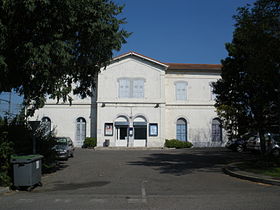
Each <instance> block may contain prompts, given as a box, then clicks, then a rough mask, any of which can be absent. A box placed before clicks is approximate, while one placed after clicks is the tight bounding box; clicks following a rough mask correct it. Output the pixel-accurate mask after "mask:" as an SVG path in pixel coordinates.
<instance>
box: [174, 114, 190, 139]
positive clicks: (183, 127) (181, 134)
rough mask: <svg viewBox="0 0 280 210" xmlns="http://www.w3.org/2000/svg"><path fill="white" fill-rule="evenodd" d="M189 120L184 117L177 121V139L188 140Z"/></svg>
mask: <svg viewBox="0 0 280 210" xmlns="http://www.w3.org/2000/svg"><path fill="white" fill-rule="evenodd" d="M187 130H188V129H187V121H186V120H185V119H183V118H180V119H178V120H177V123H176V139H178V140H180V141H187V140H188V139H187Z"/></svg>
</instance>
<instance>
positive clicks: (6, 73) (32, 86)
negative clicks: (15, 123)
mask: <svg viewBox="0 0 280 210" xmlns="http://www.w3.org/2000/svg"><path fill="white" fill-rule="evenodd" d="M122 9H123V6H118V5H116V4H115V3H114V2H112V1H109V0H79V1H76V0H59V1H58V0H21V1H18V0H0V75H1V77H0V92H2V91H11V90H13V89H14V90H16V91H17V92H18V93H19V94H21V95H23V96H24V102H25V104H26V105H32V106H31V108H32V109H31V110H33V111H34V109H37V108H40V107H42V106H43V105H44V103H45V98H46V96H47V95H48V96H50V98H52V99H57V100H59V99H63V100H64V101H67V100H68V101H70V102H71V100H72V99H71V97H70V95H69V93H70V92H71V91H72V85H73V84H76V86H75V88H74V90H73V92H74V94H80V95H81V96H82V97H86V96H87V95H89V96H90V95H91V88H94V86H95V82H96V81H95V80H96V74H97V72H98V71H99V69H100V68H101V67H102V66H106V63H107V62H108V61H109V60H110V59H111V58H112V51H113V50H119V49H120V48H121V45H122V44H123V43H125V42H126V40H125V39H126V38H127V37H128V36H129V33H128V32H127V31H125V30H123V29H121V28H120V26H121V25H122V24H125V19H118V17H117V16H118V15H119V14H120V13H121V12H122ZM31 113H32V112H31Z"/></svg>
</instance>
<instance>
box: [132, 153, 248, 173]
mask: <svg viewBox="0 0 280 210" xmlns="http://www.w3.org/2000/svg"><path fill="white" fill-rule="evenodd" d="M244 158H246V159H249V158H252V155H251V154H249V153H242V154H241V153H235V152H232V151H228V150H225V149H216V150H213V149H209V150H207V149H205V148H204V149H182V150H174V151H172V152H169V153H154V154H150V155H148V156H146V157H142V158H141V160H140V161H134V162H128V165H135V166H147V167H152V168H153V169H154V170H157V171H159V172H160V173H161V174H173V175H177V176H180V175H185V174H190V173H193V172H194V171H203V172H217V171H221V170H222V167H223V166H224V165H226V164H229V163H231V162H235V161H241V160H244Z"/></svg>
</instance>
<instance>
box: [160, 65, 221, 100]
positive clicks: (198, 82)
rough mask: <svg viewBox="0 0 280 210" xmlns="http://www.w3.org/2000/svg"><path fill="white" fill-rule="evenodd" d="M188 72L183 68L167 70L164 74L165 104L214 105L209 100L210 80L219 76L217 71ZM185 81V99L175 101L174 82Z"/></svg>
mask: <svg viewBox="0 0 280 210" xmlns="http://www.w3.org/2000/svg"><path fill="white" fill-rule="evenodd" d="M199 71H200V70H197V71H196V72H189V71H188V70H184V71H181V72H174V73H171V71H169V72H168V73H167V74H166V76H165V87H166V88H165V94H166V104H188V105H189V104H201V105H214V101H213V100H211V88H210V84H211V82H215V81H217V80H218V79H219V78H220V75H219V74H218V73H211V71H209V72H199ZM178 81H185V82H187V83H188V85H187V100H186V101H176V86H175V82H178Z"/></svg>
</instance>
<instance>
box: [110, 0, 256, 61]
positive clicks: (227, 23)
mask: <svg viewBox="0 0 280 210" xmlns="http://www.w3.org/2000/svg"><path fill="white" fill-rule="evenodd" d="M114 2H116V3H117V4H125V5H126V6H125V8H124V11H123V13H122V15H120V17H126V18H127V22H128V23H127V24H126V25H125V26H124V28H125V29H126V30H128V31H129V32H133V34H132V35H131V37H130V38H128V40H127V41H128V43H127V44H125V45H124V46H123V47H122V49H121V51H120V52H116V53H115V55H119V54H122V53H126V52H128V51H136V52H138V53H141V54H144V55H146V56H148V57H151V58H154V59H157V60H159V61H162V62H173V63H207V64H217V63H220V60H221V59H223V58H225V57H226V56H227V52H226V50H225V47H224V44H225V43H226V42H230V41H231V40H232V32H233V30H234V20H233V18H232V16H233V15H234V14H236V9H237V8H238V7H241V6H245V5H246V4H248V3H249V4H252V3H254V2H255V0H114Z"/></svg>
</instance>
